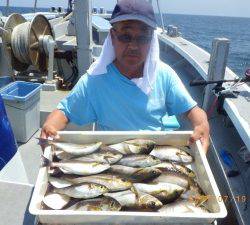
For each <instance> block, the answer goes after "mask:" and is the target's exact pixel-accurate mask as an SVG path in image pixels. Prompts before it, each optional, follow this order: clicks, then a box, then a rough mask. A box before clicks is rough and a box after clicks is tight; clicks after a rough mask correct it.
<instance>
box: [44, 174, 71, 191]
mask: <svg viewBox="0 0 250 225" xmlns="http://www.w3.org/2000/svg"><path fill="white" fill-rule="evenodd" d="M49 183H50V184H51V185H52V186H53V187H55V188H65V187H69V186H71V185H73V183H72V182H70V181H68V180H66V179H62V178H57V177H53V176H49Z"/></svg>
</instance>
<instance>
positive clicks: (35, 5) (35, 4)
mask: <svg viewBox="0 0 250 225" xmlns="http://www.w3.org/2000/svg"><path fill="white" fill-rule="evenodd" d="M36 7H37V0H35V2H34V9H33V11H34V13H35V12H36Z"/></svg>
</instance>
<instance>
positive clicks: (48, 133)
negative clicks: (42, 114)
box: [40, 123, 60, 139]
mask: <svg viewBox="0 0 250 225" xmlns="http://www.w3.org/2000/svg"><path fill="white" fill-rule="evenodd" d="M48 137H52V138H53V139H58V138H60V137H59V135H58V134H57V129H56V128H55V127H54V126H53V125H50V124H46V123H45V124H44V125H43V127H42V131H41V134H40V138H43V139H48Z"/></svg>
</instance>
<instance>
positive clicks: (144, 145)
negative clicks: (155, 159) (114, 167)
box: [108, 139, 156, 155]
mask: <svg viewBox="0 0 250 225" xmlns="http://www.w3.org/2000/svg"><path fill="white" fill-rule="evenodd" d="M155 144H156V143H155V142H154V141H152V140H147V139H134V140H127V141H123V142H121V143H118V144H113V145H109V146H108V147H109V148H111V149H114V150H115V151H118V152H120V153H122V154H124V155H127V154H148V153H149V152H150V151H151V150H152V149H153V148H154V146H155Z"/></svg>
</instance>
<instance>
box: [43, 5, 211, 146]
mask: <svg viewBox="0 0 250 225" xmlns="http://www.w3.org/2000/svg"><path fill="white" fill-rule="evenodd" d="M110 23H111V25H112V28H111V30H110V33H109V35H108V37H107V38H106V40H105V43H104V46H103V50H102V53H101V55H100V57H99V59H98V60H97V61H96V62H95V63H93V64H92V65H91V66H90V68H89V70H88V71H87V74H86V75H84V76H82V78H81V79H80V80H79V82H78V83H77V84H76V86H75V87H74V89H73V90H72V92H71V93H70V94H69V96H67V97H66V98H65V99H63V100H62V101H61V103H60V104H59V105H58V107H57V109H56V110H55V111H53V112H52V113H51V114H50V115H49V116H48V118H47V120H46V122H45V124H44V126H43V128H42V132H41V137H42V138H47V137H48V136H52V137H53V136H56V135H57V131H59V130H62V129H64V128H65V126H66V125H67V123H68V122H72V123H75V124H78V125H84V124H89V123H93V122H95V123H96V124H97V125H98V129H101V130H164V126H163V122H162V118H163V116H165V115H166V114H167V115H169V116H170V115H180V114H185V115H186V117H187V118H188V119H189V120H190V121H191V123H192V125H193V128H194V132H193V135H192V137H191V138H190V142H193V141H195V140H198V139H200V140H201V142H202V144H203V147H204V149H205V150H207V148H208V145H209V124H208V121H207V117H206V114H205V112H204V111H203V110H202V109H200V108H199V107H197V104H196V102H195V101H194V100H193V99H192V98H191V96H190V95H189V93H188V92H187V91H186V89H185V87H184V85H183V84H182V82H181V81H180V79H179V77H178V76H177V74H176V73H175V72H174V71H173V70H172V69H171V68H170V67H169V66H168V65H166V64H164V63H163V62H161V61H160V59H159V43H158V38H157V34H156V32H155V29H156V20H155V15H154V12H153V8H152V5H151V4H150V3H148V2H147V1H144V0H120V1H118V3H117V5H116V6H115V9H114V11H113V14H112V17H111V21H110Z"/></svg>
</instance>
